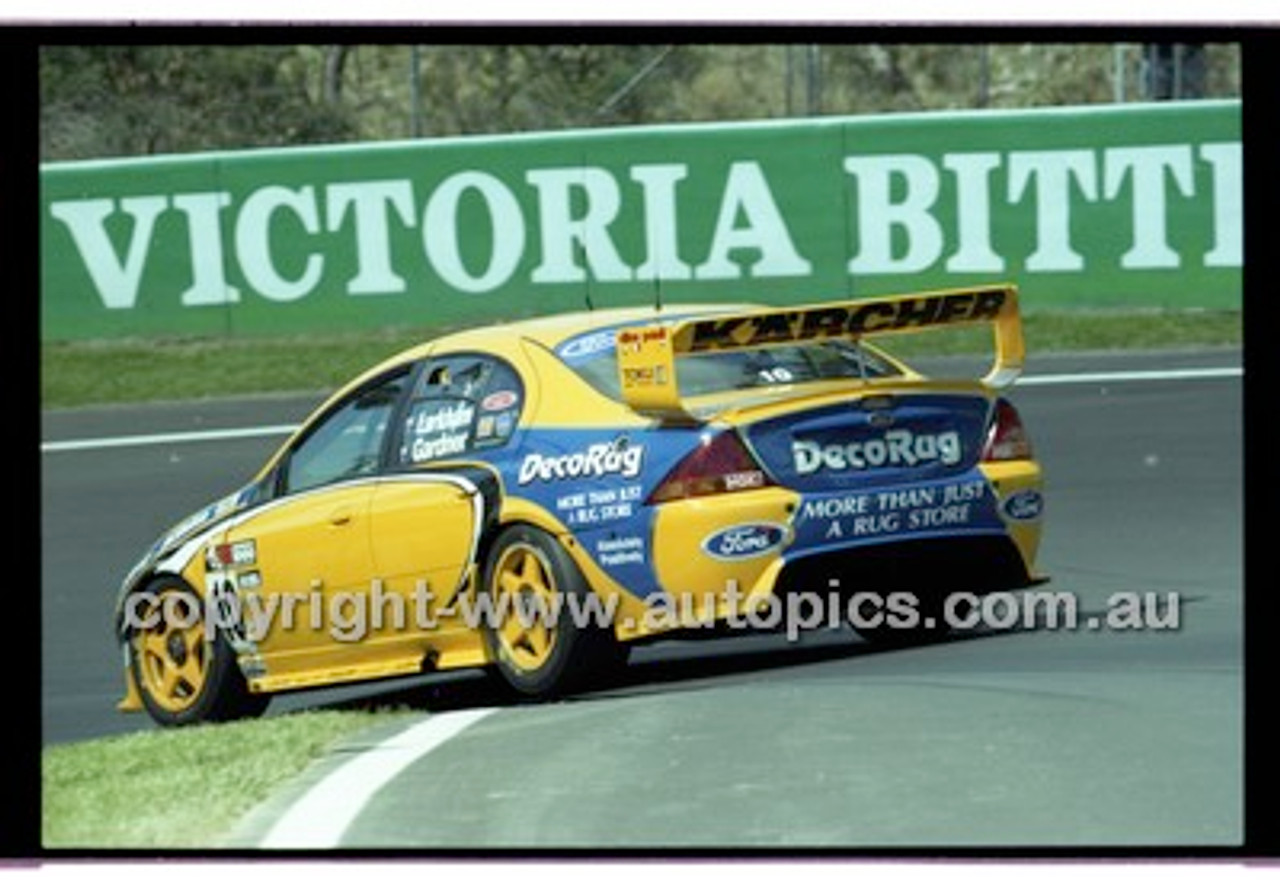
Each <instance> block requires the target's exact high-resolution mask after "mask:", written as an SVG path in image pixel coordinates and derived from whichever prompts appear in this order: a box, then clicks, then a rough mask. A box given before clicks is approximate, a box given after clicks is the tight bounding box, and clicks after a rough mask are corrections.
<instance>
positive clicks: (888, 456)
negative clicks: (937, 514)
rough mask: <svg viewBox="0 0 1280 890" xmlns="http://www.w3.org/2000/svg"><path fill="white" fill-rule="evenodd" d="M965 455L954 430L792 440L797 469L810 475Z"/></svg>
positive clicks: (956, 458) (954, 459) (950, 461)
mask: <svg viewBox="0 0 1280 890" xmlns="http://www.w3.org/2000/svg"><path fill="white" fill-rule="evenodd" d="M961 456H962V452H961V447H960V436H959V434H958V433H956V432H955V431H954V430H948V431H946V432H943V433H919V434H917V433H912V432H911V431H910V430H890V431H889V432H887V433H885V434H884V435H883V436H882V437H880V438H874V439H862V440H859V441H856V442H840V443H828V444H825V445H824V444H820V443H818V442H813V441H810V440H808V439H796V440H795V441H793V442H792V443H791V457H792V459H793V460H794V462H795V468H796V472H797V473H799V474H800V475H801V476H808V475H810V474H812V473H816V472H818V471H819V470H822V469H824V468H825V469H828V470H835V471H837V472H839V471H841V470H862V469H866V468H867V467H882V466H885V465H891V466H903V465H905V466H908V467H913V466H915V465H916V464H917V463H920V462H922V461H931V460H936V461H939V462H940V463H943V464H946V465H947V466H952V465H954V464H957V463H959V462H960V458H961Z"/></svg>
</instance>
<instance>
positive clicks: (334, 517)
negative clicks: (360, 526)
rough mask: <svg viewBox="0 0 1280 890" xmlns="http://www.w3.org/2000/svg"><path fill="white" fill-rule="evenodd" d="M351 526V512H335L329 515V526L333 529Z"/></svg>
mask: <svg viewBox="0 0 1280 890" xmlns="http://www.w3.org/2000/svg"><path fill="white" fill-rule="evenodd" d="M350 524H351V511H350V510H334V511H333V512H332V513H330V514H329V525H330V526H331V527H332V528H342V527H343V526H347V525H350Z"/></svg>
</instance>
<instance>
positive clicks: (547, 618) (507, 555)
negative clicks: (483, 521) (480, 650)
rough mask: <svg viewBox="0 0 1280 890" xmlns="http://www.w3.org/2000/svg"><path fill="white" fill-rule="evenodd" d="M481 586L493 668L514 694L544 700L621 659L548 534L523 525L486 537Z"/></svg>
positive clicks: (600, 675)
mask: <svg viewBox="0 0 1280 890" xmlns="http://www.w3.org/2000/svg"><path fill="white" fill-rule="evenodd" d="M483 580H484V584H483V588H482V589H481V591H480V593H479V594H478V596H479V597H483V598H487V600H488V606H489V610H488V612H489V616H488V617H489V618H490V619H491V620H486V621H485V622H484V624H483V633H484V635H485V641H486V644H487V645H488V647H489V651H490V653H491V654H492V656H493V664H494V669H495V671H496V672H497V674H498V675H499V676H500V677H501V679H502V680H503V682H505V683H506V684H507V685H508V686H510V687H511V688H512V689H514V690H515V691H516V692H518V693H520V694H521V695H525V696H529V697H532V698H549V697H553V696H555V695H558V694H561V693H565V692H572V691H576V690H581V689H583V688H587V687H590V686H596V685H599V684H601V683H602V682H606V681H607V679H608V678H610V677H611V676H612V675H613V674H614V672H615V671H616V670H618V669H619V668H620V667H621V666H622V664H624V663H625V661H626V650H625V649H624V648H623V647H622V646H621V645H620V644H619V643H618V642H617V640H616V639H615V638H614V635H613V629H612V627H609V626H600V623H598V622H597V621H596V620H589V619H594V618H596V617H597V616H600V615H602V614H603V613H602V612H600V611H595V610H593V609H592V606H598V605H599V603H592V602H591V600H592V598H593V597H594V594H592V593H591V592H590V591H588V590H587V585H586V582H585V580H584V579H583V578H582V574H581V573H580V572H579V571H578V568H577V566H576V565H575V564H574V562H573V560H572V559H571V558H570V556H569V554H568V553H566V552H565V550H564V548H563V547H562V546H560V543H559V542H558V541H556V539H555V538H554V537H552V536H551V535H549V534H547V533H546V532H544V531H542V530H541V529H538V528H534V527H532V526H527V525H517V526H512V527H510V528H508V529H506V530H504V531H503V532H501V533H500V534H499V535H498V537H497V538H496V539H495V540H494V541H493V544H492V546H491V547H490V548H489V552H488V557H487V558H486V560H485V568H484V575H483Z"/></svg>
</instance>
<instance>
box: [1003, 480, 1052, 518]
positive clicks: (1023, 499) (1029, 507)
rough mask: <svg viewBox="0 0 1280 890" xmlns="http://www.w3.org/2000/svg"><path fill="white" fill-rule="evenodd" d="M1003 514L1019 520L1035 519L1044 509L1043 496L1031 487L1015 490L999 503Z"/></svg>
mask: <svg viewBox="0 0 1280 890" xmlns="http://www.w3.org/2000/svg"><path fill="white" fill-rule="evenodd" d="M1000 509H1001V510H1002V511H1003V512H1004V515H1006V516H1008V517H1009V518H1010V519H1016V520H1018V521H1019V522H1027V521H1029V520H1032V519H1035V518H1036V517H1037V516H1039V515H1040V513H1041V511H1043V510H1044V496H1043V495H1041V494H1040V492H1038V491H1036V490H1035V489H1033V488H1025V489H1023V490H1022V491H1015V492H1014V493H1013V494H1011V495H1009V496H1008V497H1007V498H1005V499H1004V503H1003V504H1001V505H1000Z"/></svg>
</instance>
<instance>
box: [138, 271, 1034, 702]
mask: <svg viewBox="0 0 1280 890" xmlns="http://www.w3.org/2000/svg"><path fill="white" fill-rule="evenodd" d="M976 324H986V325H990V326H991V327H992V330H993V331H994V334H995V346H996V349H995V361H994V363H993V365H992V367H991V369H990V371H989V372H988V373H987V374H986V375H985V377H983V378H982V379H979V380H949V379H948V380H940V379H933V378H929V377H926V376H924V375H922V374H920V373H918V372H917V371H915V370H913V369H912V368H910V367H909V366H908V365H907V364H905V363H904V362H903V361H901V360H900V359H898V358H895V357H894V356H893V355H891V354H890V353H889V352H888V351H886V350H885V349H884V348H883V346H881V345H879V343H878V342H877V343H876V344H872V343H871V342H868V338H872V337H877V336H878V335H883V334H909V333H914V332H918V331H923V330H927V329H933V328H939V327H945V326H952V325H976ZM1023 353H1024V347H1023V340H1022V332H1021V326H1020V319H1019V315H1018V305H1017V293H1016V289H1015V288H1014V287H1013V286H1011V285H993V286H988V287H979V288H971V289H962V290H947V291H936V292H929V293H920V294H911V295H906V296H898V297H884V298H876V299H870V300H861V301H849V300H846V301H838V302H829V303H820V304H813V305H807V306H791V307H786V308H761V307H758V306H724V305H717V306H674V307H667V308H645V309H639V308H636V309H624V310H600V311H588V312H581V313H575V314H570V315H561V316H555V317H548V318H541V319H535V320H528V321H522V322H519V323H513V324H508V325H502V326H494V327H488V328H482V329H476V330H472V331H467V332H462V333H456V334H450V335H448V336H444V337H441V338H439V339H436V340H433V341H430V342H427V343H424V344H422V345H420V346H418V347H416V348H413V349H411V350H408V351H406V352H404V353H402V354H400V355H397V356H395V357H393V358H391V359H389V360H387V361H385V362H383V363H382V364H380V365H378V366H377V367H375V368H372V369H370V370H369V371H367V372H366V373H364V374H362V375H361V376H360V377H359V378H357V379H356V380H354V381H353V382H351V383H350V384H349V385H347V386H345V387H344V388H342V389H341V390H340V391H339V392H337V393H336V394H335V395H333V396H332V397H331V398H329V399H328V400H327V401H326V402H325V403H324V404H322V405H321V406H320V407H319V408H318V409H317V410H316V411H315V412H314V413H313V414H312V416H311V417H310V418H309V419H308V420H306V421H305V422H304V423H303V424H302V425H301V426H300V428H299V429H298V430H297V431H296V432H295V433H294V434H293V435H292V436H290V437H289V439H288V441H287V442H286V443H285V444H284V445H283V446H282V447H281V448H280V450H279V451H278V452H277V453H276V454H275V456H274V457H272V458H271V460H270V461H268V463H267V464H266V466H265V467H264V468H263V470H262V471H261V472H260V473H258V475H257V476H256V477H254V479H253V480H252V481H250V482H249V483H248V484H247V485H246V486H245V487H244V488H242V489H241V490H239V491H237V492H235V493H234V494H232V495H230V496H229V497H227V498H225V499H223V500H221V501H219V502H217V503H215V504H213V505H211V506H209V507H207V508H205V509H204V510H201V511H200V512H198V513H196V514H195V515H193V516H192V517H190V518H189V519H187V520H185V521H184V522H182V523H179V524H178V525H177V526H176V527H174V528H173V529H172V530H170V531H169V532H168V533H166V534H165V535H164V536H163V537H161V539H160V540H159V541H157V542H156V543H155V545H154V546H152V547H151V548H150V550H149V551H148V552H147V553H146V555H145V556H144V557H143V558H142V559H141V560H140V561H139V562H138V564H137V565H136V566H135V567H134V568H133V570H132V571H131V572H130V573H129V575H128V577H127V578H126V579H125V581H124V583H123V585H122V587H121V590H120V595H119V599H118V604H117V610H116V619H115V631H116V633H117V635H118V638H119V640H120V643H121V645H122V647H123V650H124V658H125V683H126V686H127V690H126V694H125V697H124V699H123V701H121V703H120V707H121V709H123V710H141V709H143V708H145V709H146V711H148V712H149V713H150V714H151V716H152V717H153V718H154V719H155V720H157V721H158V722H160V723H162V724H185V723H190V722H196V721H201V720H220V719H231V718H236V717H242V716H247V715H254V714H258V713H261V712H262V710H263V709H264V708H265V707H266V704H267V702H268V700H269V698H270V696H271V694H273V693H277V692H285V691H290V690H297V689H303V688H312V687H317V686H323V685H328V684H334V683H340V682H348V681H356V680H369V679H375V678H385V677H392V676H397V675H406V674H415V673H419V672H423V671H443V670H449V669H454V668H463V667H476V666H484V667H487V668H488V669H490V670H491V671H492V672H493V673H495V674H496V675H498V676H499V677H501V678H502V680H504V681H505V682H506V683H508V684H509V685H510V686H511V687H512V688H513V689H514V690H515V691H517V692H518V693H520V694H522V695H526V696H531V697H548V696H555V695H559V694H563V693H564V692H566V691H570V690H573V689H580V688H583V687H585V686H589V685H591V684H593V683H595V682H598V681H599V680H600V679H601V678H603V677H607V676H609V675H610V674H611V673H612V672H613V671H614V670H616V669H617V668H618V667H619V666H620V665H621V664H623V663H624V662H625V659H626V653H627V649H628V647H629V646H631V645H632V644H634V643H637V642H640V641H643V640H647V639H654V638H659V637H661V636H662V635H664V634H667V633H671V632H676V631H683V630H687V629H689V628H701V627H708V626H712V627H717V626H724V625H731V626H739V625H741V624H743V623H744V622H745V623H748V625H749V626H750V627H753V628H755V627H759V628H761V629H770V628H777V629H781V628H782V627H784V626H785V627H786V628H787V629H788V630H789V631H791V630H795V629H797V628H801V629H804V628H810V627H814V626H818V625H819V623H820V622H821V623H822V624H824V625H825V624H826V623H829V622H830V621H831V620H833V619H834V617H837V616H838V617H839V618H840V619H841V620H850V621H851V622H852V623H854V626H855V627H856V629H857V630H858V632H859V633H861V634H863V635H864V636H868V637H873V638H874V637H876V636H885V635H888V634H891V633H896V634H899V635H907V636H908V637H911V636H916V637H924V636H930V635H936V634H938V633H941V632H945V630H946V628H947V621H946V620H945V619H946V618H948V617H949V616H948V613H947V612H945V611H944V609H943V606H944V604H946V603H948V602H949V601H950V599H951V597H948V594H952V593H954V592H958V591H967V592H976V593H975V594H974V595H976V594H980V593H982V592H989V591H992V590H1008V589H1011V588H1014V587H1018V586H1025V585H1026V584H1028V583H1030V582H1031V581H1032V580H1033V579H1034V578H1035V571H1034V559H1035V555H1036V550H1037V547H1038V544H1039V538H1040V525H1041V518H1042V511H1043V499H1042V495H1041V471H1040V467H1039V465H1038V464H1037V463H1036V462H1035V460H1034V459H1033V457H1032V454H1031V446H1030V441H1029V438H1028V436H1027V434H1026V432H1025V430H1024V429H1023V426H1022V422H1021V420H1020V419H1019V417H1018V414H1017V412H1016V411H1015V409H1014V408H1013V406H1012V405H1011V404H1010V402H1009V401H1008V400H1007V399H1006V398H1004V397H1003V396H1001V395H1000V394H999V392H1000V390H1001V389H1003V388H1004V387H1006V386H1008V385H1009V384H1010V383H1011V382H1012V381H1013V379H1014V378H1016V376H1017V375H1018V373H1019V372H1020V370H1021V366H1022V361H1023ZM735 622H736V623H737V624H735Z"/></svg>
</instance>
